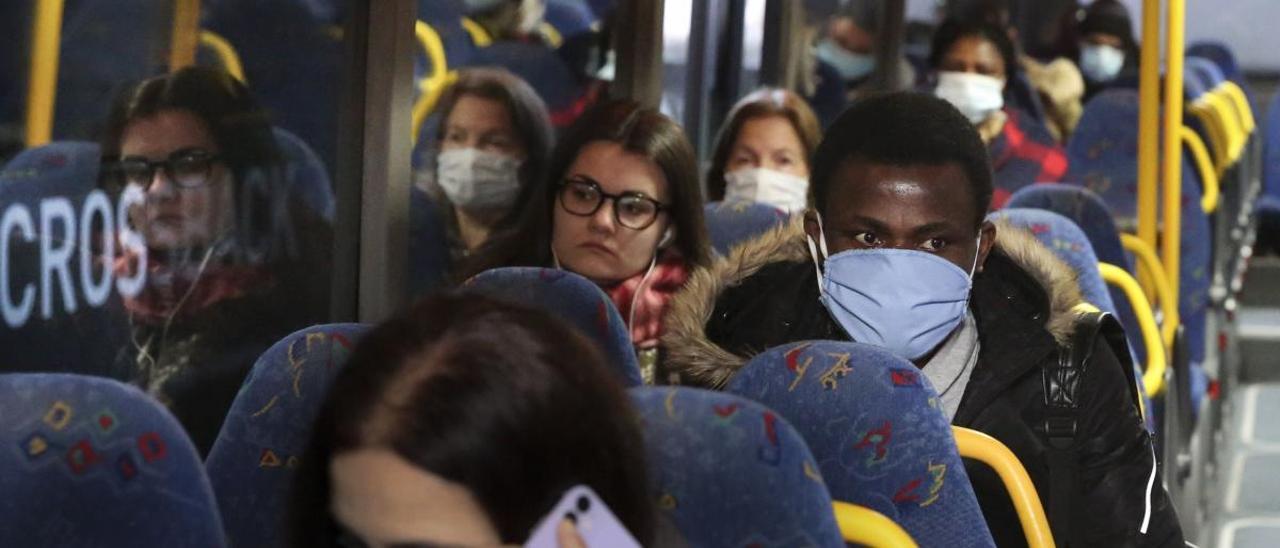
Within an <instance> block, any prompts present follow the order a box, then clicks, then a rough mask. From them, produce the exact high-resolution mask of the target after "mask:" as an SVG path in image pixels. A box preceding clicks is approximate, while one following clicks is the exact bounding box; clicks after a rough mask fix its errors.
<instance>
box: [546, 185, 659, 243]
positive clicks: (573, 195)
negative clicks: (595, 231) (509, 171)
mask: <svg viewBox="0 0 1280 548" xmlns="http://www.w3.org/2000/svg"><path fill="white" fill-rule="evenodd" d="M559 198H560V206H561V207H563V208H564V210H565V211H567V212H569V213H571V214H573V215H577V216H579V217H590V216H592V215H595V214H596V212H597V211H600V206H602V205H604V201H605V200H611V201H613V218H614V219H615V220H616V221H618V224H620V225H622V226H625V227H627V228H630V229H632V230H644V229H646V228H649V225H652V224H653V222H654V221H656V220H657V219H658V214H659V213H662V212H663V211H665V210H666V209H667V208H668V206H667V205H666V204H663V203H662V202H659V201H657V200H654V199H653V198H650V197H648V196H645V195H644V194H641V193H639V192H623V193H622V194H609V193H607V192H605V191H604V190H602V189H601V188H600V183H597V182H596V181H593V180H591V179H589V178H587V177H582V176H578V177H572V178H569V179H565V180H564V181H563V182H561V183H560V193H559Z"/></svg>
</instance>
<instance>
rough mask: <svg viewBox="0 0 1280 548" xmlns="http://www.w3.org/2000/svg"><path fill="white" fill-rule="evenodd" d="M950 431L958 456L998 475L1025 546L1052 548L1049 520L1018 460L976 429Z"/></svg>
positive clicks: (952, 428)
mask: <svg viewBox="0 0 1280 548" xmlns="http://www.w3.org/2000/svg"><path fill="white" fill-rule="evenodd" d="M951 432H952V434H953V435H955V438H956V449H958V450H959V452H960V456H962V457H964V458H968V459H974V460H977V461H979V462H981V463H983V464H986V465H987V466H990V467H991V469H992V470H994V471H995V473H996V475H997V476H1000V481H1001V482H1002V483H1004V488H1005V489H1006V490H1007V491H1009V498H1010V500H1012V501H1013V507H1014V509H1015V510H1017V513H1018V521H1019V523H1021V524H1022V531H1023V533H1025V534H1026V536H1027V546H1029V547H1030V548H1053V546H1054V542H1053V533H1052V532H1050V529H1049V518H1047V517H1045V514H1044V504H1042V503H1041V502H1040V495H1039V494H1038V493H1036V486H1035V484H1034V483H1031V476H1028V475H1027V469H1026V468H1024V467H1023V466H1022V463H1021V462H1020V461H1018V457H1017V456H1015V455H1014V454H1013V452H1012V451H1010V450H1009V448H1008V447H1005V445H1004V444H1003V443H1000V441H999V440H997V439H995V438H993V437H991V436H988V435H986V434H983V433H982V432H979V431H977V430H970V429H968V428H963V427H960V426H952V427H951Z"/></svg>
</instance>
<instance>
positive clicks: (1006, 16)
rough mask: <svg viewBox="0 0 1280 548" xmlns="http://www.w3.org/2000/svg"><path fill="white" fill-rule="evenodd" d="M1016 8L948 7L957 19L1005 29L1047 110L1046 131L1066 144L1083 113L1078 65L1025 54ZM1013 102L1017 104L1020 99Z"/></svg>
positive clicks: (975, 2) (992, 0)
mask: <svg viewBox="0 0 1280 548" xmlns="http://www.w3.org/2000/svg"><path fill="white" fill-rule="evenodd" d="M1015 7H1017V6H1015V4H1014V0H965V1H958V2H951V3H950V4H948V10H949V11H950V13H951V15H952V16H954V17H956V18H958V19H966V20H980V21H985V22H987V23H990V24H993V25H996V26H998V27H1000V28H1002V29H1005V32H1006V33H1008V35H1009V41H1010V43H1012V44H1013V46H1014V48H1015V51H1016V52H1017V59H1018V65H1019V67H1020V68H1021V69H1022V72H1023V73H1025V74H1026V76H1027V81H1028V82H1029V83H1030V84H1031V87H1032V88H1033V89H1032V90H1031V91H1032V92H1034V93H1036V94H1037V95H1038V96H1039V99H1040V104H1041V106H1042V107H1043V108H1044V115H1045V120H1044V124H1045V129H1048V130H1049V133H1051V134H1053V137H1054V139H1056V140H1057V141H1058V142H1059V143H1065V142H1067V139H1068V138H1069V137H1070V136H1071V133H1072V132H1073V131H1075V127H1076V124H1077V123H1079V122H1080V115H1081V114H1082V113H1083V112H1084V106H1083V105H1082V99H1083V97H1084V77H1083V76H1081V75H1080V69H1078V68H1076V64H1075V63H1073V62H1072V61H1071V60H1070V59H1067V58H1066V57H1057V58H1054V59H1053V60H1052V61H1050V62H1047V63H1042V62H1040V61H1039V60H1038V59H1036V58H1034V57H1031V56H1030V55H1026V54H1025V53H1023V51H1022V48H1021V47H1019V44H1018V35H1019V31H1018V28H1017V27H1016V26H1015V25H1014V17H1013V15H1014V8H1015ZM1006 87H1008V86H1006ZM1005 95H1006V96H1009V95H1010V93H1006V94H1005ZM1011 98H1012V99H1015V103H1016V99H1017V97H1011Z"/></svg>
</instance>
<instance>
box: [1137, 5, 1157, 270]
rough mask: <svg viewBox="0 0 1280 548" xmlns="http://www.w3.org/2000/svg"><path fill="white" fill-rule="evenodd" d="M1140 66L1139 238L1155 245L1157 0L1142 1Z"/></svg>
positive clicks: (1152, 245)
mask: <svg viewBox="0 0 1280 548" xmlns="http://www.w3.org/2000/svg"><path fill="white" fill-rule="evenodd" d="M1142 36H1143V38H1144V39H1143V40H1142V63H1141V70H1140V73H1139V79H1138V97H1139V100H1138V237H1139V238H1142V241H1144V242H1147V245H1150V246H1151V247H1155V246H1156V233H1157V228H1156V217H1157V216H1156V202H1157V201H1158V200H1159V197H1160V188H1159V186H1158V184H1157V178H1158V174H1159V167H1160V166H1159V164H1158V163H1157V162H1158V161H1159V156H1160V154H1159V150H1160V144H1159V143H1160V141H1159V139H1160V40H1159V37H1160V0H1143V2H1142Z"/></svg>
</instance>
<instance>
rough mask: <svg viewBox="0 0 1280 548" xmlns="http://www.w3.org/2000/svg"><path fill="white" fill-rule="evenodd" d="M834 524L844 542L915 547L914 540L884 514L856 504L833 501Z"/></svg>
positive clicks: (884, 547)
mask: <svg viewBox="0 0 1280 548" xmlns="http://www.w3.org/2000/svg"><path fill="white" fill-rule="evenodd" d="M831 506H832V509H833V510H835V513H836V526H838V527H839V528H840V536H841V537H843V538H844V541H845V542H852V543H856V544H861V545H863V546H871V547H872V548H915V547H916V541H915V540H912V538H911V535H909V534H907V532H906V531H905V530H903V529H902V526H901V525H898V524H897V523H896V522H894V521H893V520H891V519H889V518H888V517H887V516H885V515H884V514H881V513H880V512H877V511H875V510H872V509H870V508H867V507H865V506H858V505H856V504H849V503H847V502H840V501H838V500H837V501H833V502H832V503H831Z"/></svg>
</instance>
